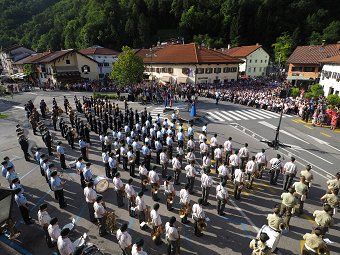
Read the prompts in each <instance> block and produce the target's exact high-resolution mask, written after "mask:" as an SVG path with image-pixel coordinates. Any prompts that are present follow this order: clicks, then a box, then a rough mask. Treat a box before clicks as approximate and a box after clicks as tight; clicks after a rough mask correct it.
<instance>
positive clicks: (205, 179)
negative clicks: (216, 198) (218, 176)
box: [201, 168, 213, 206]
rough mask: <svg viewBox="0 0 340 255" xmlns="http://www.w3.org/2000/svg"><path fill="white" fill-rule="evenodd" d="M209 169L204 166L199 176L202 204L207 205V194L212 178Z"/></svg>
mask: <svg viewBox="0 0 340 255" xmlns="http://www.w3.org/2000/svg"><path fill="white" fill-rule="evenodd" d="M209 172H210V169H209V168H205V169H204V173H203V174H202V176H201V187H202V199H203V205H205V206H207V205H210V203H209V202H208V198H209V194H210V188H211V187H212V185H213V180H212V178H211V176H209V175H208V174H209Z"/></svg>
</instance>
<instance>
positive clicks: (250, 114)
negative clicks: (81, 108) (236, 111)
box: [241, 110, 269, 119]
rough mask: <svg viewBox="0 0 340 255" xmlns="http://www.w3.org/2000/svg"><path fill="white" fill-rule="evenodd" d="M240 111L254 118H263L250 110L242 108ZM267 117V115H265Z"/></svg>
mask: <svg viewBox="0 0 340 255" xmlns="http://www.w3.org/2000/svg"><path fill="white" fill-rule="evenodd" d="M241 112H244V113H246V115H247V116H253V117H254V118H255V119H264V117H261V116H259V115H258V114H257V113H254V112H251V111H249V110H248V111H247V110H242V111H241ZM266 118H268V119H269V117H266Z"/></svg>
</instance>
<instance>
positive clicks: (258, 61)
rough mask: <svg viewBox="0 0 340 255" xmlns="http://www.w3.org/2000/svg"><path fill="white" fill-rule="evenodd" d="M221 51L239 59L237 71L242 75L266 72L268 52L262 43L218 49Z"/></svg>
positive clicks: (247, 75)
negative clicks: (240, 61)
mask: <svg viewBox="0 0 340 255" xmlns="http://www.w3.org/2000/svg"><path fill="white" fill-rule="evenodd" d="M220 51H221V52H223V53H225V54H227V55H229V56H232V57H235V58H239V59H241V60H242V61H243V62H242V63H240V66H239V73H240V76H242V77H258V76H264V75H266V74H267V68H268V65H269V54H268V53H267V52H266V51H265V50H264V49H263V48H262V45H259V44H256V45H248V46H240V47H234V48H229V46H228V49H220Z"/></svg>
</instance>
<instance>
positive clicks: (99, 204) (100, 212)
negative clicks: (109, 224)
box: [93, 196, 107, 236]
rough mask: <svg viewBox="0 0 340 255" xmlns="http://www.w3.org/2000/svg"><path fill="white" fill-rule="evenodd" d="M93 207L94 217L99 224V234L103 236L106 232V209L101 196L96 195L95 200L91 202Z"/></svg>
mask: <svg viewBox="0 0 340 255" xmlns="http://www.w3.org/2000/svg"><path fill="white" fill-rule="evenodd" d="M93 208H94V217H95V218H96V219H97V222H98V226H99V235H100V236H105V235H106V234H107V231H106V224H105V218H106V209H105V204H104V201H103V197H102V196H97V198H96V202H94V204H93Z"/></svg>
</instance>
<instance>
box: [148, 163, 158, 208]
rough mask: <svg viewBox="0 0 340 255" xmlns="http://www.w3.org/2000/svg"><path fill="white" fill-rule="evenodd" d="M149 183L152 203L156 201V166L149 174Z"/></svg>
mask: <svg viewBox="0 0 340 255" xmlns="http://www.w3.org/2000/svg"><path fill="white" fill-rule="evenodd" d="M149 181H150V186H151V195H152V199H153V200H154V201H158V200H159V198H158V189H159V176H158V174H157V173H156V166H153V168H152V170H151V171H150V172H149Z"/></svg>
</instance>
